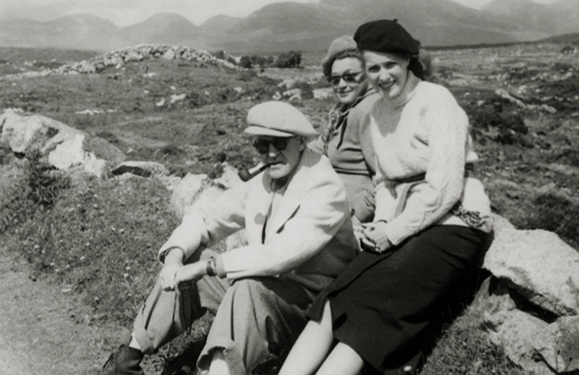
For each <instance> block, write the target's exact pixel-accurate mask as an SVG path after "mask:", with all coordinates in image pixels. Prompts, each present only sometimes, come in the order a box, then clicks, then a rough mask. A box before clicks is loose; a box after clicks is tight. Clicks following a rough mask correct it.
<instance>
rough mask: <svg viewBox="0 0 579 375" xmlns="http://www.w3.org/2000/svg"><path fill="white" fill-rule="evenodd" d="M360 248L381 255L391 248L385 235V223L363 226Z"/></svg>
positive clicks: (379, 222)
mask: <svg viewBox="0 0 579 375" xmlns="http://www.w3.org/2000/svg"><path fill="white" fill-rule="evenodd" d="M361 243H362V248H363V249H366V250H369V251H373V252H377V253H382V252H384V251H386V250H388V249H389V248H391V247H392V243H391V242H390V240H389V239H388V235H387V234H386V222H384V221H378V222H375V223H369V224H364V230H363V231H362V238H361Z"/></svg>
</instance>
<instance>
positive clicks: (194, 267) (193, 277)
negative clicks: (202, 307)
mask: <svg viewBox="0 0 579 375" xmlns="http://www.w3.org/2000/svg"><path fill="white" fill-rule="evenodd" d="M206 274H207V260H200V261H198V262H195V263H192V264H187V265H186V266H183V267H181V268H179V270H177V274H176V275H175V285H177V286H178V285H179V284H180V283H182V282H185V281H197V280H199V279H200V278H202V277H203V276H205V275H206Z"/></svg>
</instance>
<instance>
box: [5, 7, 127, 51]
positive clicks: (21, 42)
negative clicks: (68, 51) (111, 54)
mask: <svg viewBox="0 0 579 375" xmlns="http://www.w3.org/2000/svg"><path fill="white" fill-rule="evenodd" d="M118 31H119V28H118V27H117V26H116V25H115V24H114V23H112V22H110V21H106V20H103V19H102V18H99V17H96V16H92V15H87V14H76V15H69V16H64V17H60V18H57V19H55V20H53V21H49V22H38V21H32V20H28V19H23V18H17V19H8V20H3V21H2V22H0V45H2V46H15V47H57V48H84V49H94V50H99V49H106V48H109V47H110V46H112V45H115V44H116V43H118V42H119V41H120V39H119V37H118V35H117V34H118Z"/></svg>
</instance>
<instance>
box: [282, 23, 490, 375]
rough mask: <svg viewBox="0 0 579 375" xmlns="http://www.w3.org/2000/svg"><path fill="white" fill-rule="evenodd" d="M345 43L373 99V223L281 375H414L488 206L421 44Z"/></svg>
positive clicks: (374, 34)
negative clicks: (425, 76)
mask: <svg viewBox="0 0 579 375" xmlns="http://www.w3.org/2000/svg"><path fill="white" fill-rule="evenodd" d="M354 40H355V41H356V43H357V47H358V49H359V50H360V51H361V54H362V57H363V61H364V69H365V72H366V76H367V77H368V80H369V82H370V83H371V84H372V86H373V87H374V88H375V89H376V91H377V92H378V93H379V94H380V96H381V98H380V100H379V101H377V102H376V103H375V105H374V106H373V108H372V110H371V115H370V117H371V119H370V130H371V134H372V142H373V145H374V150H376V196H375V199H376V211H375V217H374V221H373V222H372V223H370V224H364V226H363V227H364V230H363V232H362V245H363V246H362V247H363V249H364V251H363V252H362V253H360V254H359V255H358V256H357V257H356V258H355V259H354V261H353V262H352V263H350V265H349V266H348V268H347V269H346V271H344V273H342V274H341V275H340V276H339V277H338V278H337V279H336V281H335V282H334V283H332V285H330V287H329V288H327V289H326V290H325V291H323V292H322V293H321V294H320V296H319V297H318V298H317V299H316V301H314V303H313V305H312V307H311V308H310V309H309V310H308V316H309V317H310V318H311V319H312V320H311V321H310V322H309V323H308V325H307V327H306V329H305V330H304V332H303V333H302V335H301V336H300V338H299V339H298V341H297V343H296V345H295V346H294V348H293V349H292V351H291V352H290V354H289V356H288V359H287V361H286V363H285V364H284V366H283V368H282V369H281V371H280V373H279V374H280V375H309V374H314V373H315V374H317V375H326V374H328V375H329V374H331V375H334V374H343V375H355V374H358V373H359V372H360V371H361V370H362V368H363V366H364V365H369V366H371V367H372V368H373V369H374V370H375V371H378V372H379V373H383V374H412V373H415V372H416V368H417V366H419V364H418V359H419V358H420V350H421V345H422V344H423V343H424V341H425V340H427V339H428V336H427V334H428V331H429V328H431V327H432V324H433V321H434V320H435V319H436V318H437V317H438V316H439V315H440V313H441V311H442V309H444V308H445V306H446V303H447V301H448V299H447V298H448V297H450V296H453V294H454V292H456V291H457V289H458V287H459V285H460V284H461V283H462V281H463V280H464V278H465V277H468V276H469V275H475V274H476V269H477V267H478V266H479V264H480V261H481V260H482V258H483V256H484V253H485V251H486V249H487V247H488V244H489V240H490V235H489V232H490V231H491V228H492V220H491V213H490V202H489V199H488V197H487V195H486V193H485V191H484V187H483V185H482V184H481V182H480V181H479V180H477V179H476V178H473V177H472V176H468V173H467V170H469V169H470V168H468V166H469V165H471V163H473V162H475V161H476V160H477V155H476V153H475V152H474V151H473V146H472V140H471V138H470V136H469V133H468V127H469V124H468V117H467V115H466V113H465V112H464V110H462V108H461V107H460V106H459V105H458V103H457V102H456V100H455V98H454V97H453V95H452V94H451V93H450V92H449V91H448V90H447V89H446V88H444V87H442V86H440V85H436V84H433V83H429V82H426V81H423V80H422V79H421V76H422V65H421V64H420V62H419V61H418V58H417V55H418V53H419V43H418V42H417V41H416V40H415V39H414V38H413V37H412V36H411V35H410V34H409V33H408V32H407V31H406V30H405V29H404V28H403V27H402V26H400V24H398V23H397V21H396V20H394V21H391V20H379V21H372V22H368V23H366V24H364V25H362V26H360V27H359V28H358V30H357V31H356V34H355V35H354Z"/></svg>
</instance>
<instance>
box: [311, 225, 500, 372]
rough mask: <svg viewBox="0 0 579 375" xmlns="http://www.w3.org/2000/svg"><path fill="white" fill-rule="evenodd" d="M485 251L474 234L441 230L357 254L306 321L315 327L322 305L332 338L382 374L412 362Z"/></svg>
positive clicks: (482, 236)
mask: <svg viewBox="0 0 579 375" xmlns="http://www.w3.org/2000/svg"><path fill="white" fill-rule="evenodd" d="M489 244H490V235H489V234H487V233H485V232H482V231H480V230H478V229H473V228H469V227H463V226H457V225H441V226H433V227H430V228H428V229H426V230H424V231H423V232H421V233H419V234H417V235H415V236H413V237H411V238H409V239H408V240H407V241H405V242H404V243H402V244H400V245H399V246H397V247H395V248H394V249H393V250H392V251H390V252H387V253H383V254H374V253H369V252H363V253H361V254H359V255H358V256H357V257H356V258H355V259H354V260H353V261H352V263H351V264H350V265H349V266H348V268H347V269H346V270H345V271H344V272H343V273H342V274H341V275H340V276H339V277H338V278H337V279H336V280H335V281H334V282H333V283H332V284H331V285H330V286H329V287H328V288H327V289H325V290H324V291H322V292H321V293H320V296H319V297H318V298H317V299H316V300H315V301H314V303H313V304H312V306H311V307H310V309H309V311H308V316H309V317H310V318H311V319H314V320H319V319H320V317H321V314H322V311H323V306H324V304H325V301H326V300H329V301H330V307H331V311H332V320H333V328H334V337H335V338H336V339H337V340H338V341H340V342H342V343H345V344H347V345H348V346H350V347H351V348H352V349H354V350H355V351H356V352H357V353H358V354H359V355H360V356H361V357H362V358H363V359H364V360H365V361H366V362H368V363H369V364H370V365H372V366H373V367H374V368H375V369H377V370H379V371H381V372H383V373H388V372H389V371H392V370H394V369H396V368H398V367H400V366H401V365H404V364H405V363H406V362H407V361H409V360H411V358H412V357H415V356H416V354H417V349H416V348H418V347H419V344H420V343H419V342H418V341H419V340H420V337H421V334H423V333H424V332H425V331H427V329H428V327H429V325H430V324H431V322H432V321H433V320H434V319H436V318H437V317H438V316H440V311H441V309H442V308H444V303H445V301H446V300H447V299H446V298H447V297H448V296H449V295H452V294H453V292H454V291H455V290H456V289H457V288H458V287H459V284H460V283H461V279H462V278H463V277H464V276H466V275H468V274H472V273H473V272H476V271H477V269H478V267H479V265H480V263H481V261H482V259H483V257H484V254H485V252H486V250H487V248H488V246H489ZM419 350H420V349H418V351H419Z"/></svg>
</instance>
